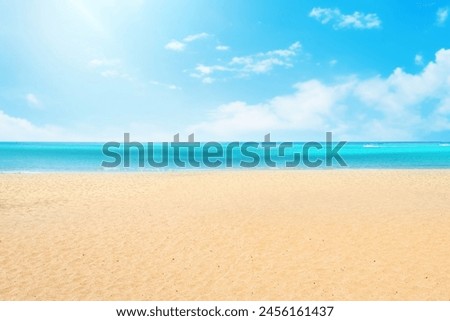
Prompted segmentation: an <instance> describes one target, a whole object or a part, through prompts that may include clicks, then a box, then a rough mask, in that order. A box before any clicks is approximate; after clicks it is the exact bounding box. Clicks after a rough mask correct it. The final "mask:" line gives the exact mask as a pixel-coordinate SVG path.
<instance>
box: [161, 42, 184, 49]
mask: <svg viewBox="0 0 450 321" xmlns="http://www.w3.org/2000/svg"><path fill="white" fill-rule="evenodd" d="M185 47H186V45H185V44H184V43H182V42H181V41H178V40H172V41H170V42H169V43H167V44H166V45H165V46H164V48H166V49H167V50H172V51H183V50H184V49H185Z"/></svg>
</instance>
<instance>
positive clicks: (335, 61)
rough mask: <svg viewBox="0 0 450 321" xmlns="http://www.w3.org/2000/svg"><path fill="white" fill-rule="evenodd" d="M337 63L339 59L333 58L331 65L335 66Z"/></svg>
mask: <svg viewBox="0 0 450 321" xmlns="http://www.w3.org/2000/svg"><path fill="white" fill-rule="evenodd" d="M337 63H338V61H337V60H336V59H331V60H330V62H329V64H330V66H334V65H336V64H337Z"/></svg>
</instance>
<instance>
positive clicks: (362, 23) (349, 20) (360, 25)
mask: <svg viewBox="0 0 450 321" xmlns="http://www.w3.org/2000/svg"><path fill="white" fill-rule="evenodd" d="M309 16H310V17H311V18H314V19H316V20H317V21H319V22H320V23H322V24H327V23H329V22H331V23H332V24H333V28H335V29H344V28H354V29H375V28H379V27H380V26H381V20H380V18H379V17H378V15H377V14H375V13H368V14H365V13H362V12H358V11H355V12H354V13H352V14H344V13H341V11H340V10H339V9H331V8H320V7H316V8H313V9H312V10H311V12H310V13H309Z"/></svg>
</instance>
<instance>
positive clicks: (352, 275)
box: [0, 170, 450, 300]
mask: <svg viewBox="0 0 450 321" xmlns="http://www.w3.org/2000/svg"><path fill="white" fill-rule="evenodd" d="M449 196H450V171H449V170H401V171H397V170H329V171H327V170H318V171H289V170H284V171H283V170H279V171H276V170H273V171H269V170H267V171H216V172H182V173H147V174H144V173H121V174H118V173H114V174H79V173H74V174H69V173H67V174H3V175H1V176H0V299H1V300H450V197H449Z"/></svg>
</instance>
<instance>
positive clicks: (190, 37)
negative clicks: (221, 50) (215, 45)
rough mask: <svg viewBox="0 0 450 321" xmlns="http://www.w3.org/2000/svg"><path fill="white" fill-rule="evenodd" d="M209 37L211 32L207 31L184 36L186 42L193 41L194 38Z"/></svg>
mask: <svg viewBox="0 0 450 321" xmlns="http://www.w3.org/2000/svg"><path fill="white" fill-rule="evenodd" d="M208 37H209V34H207V33H206V32H201V33H196V34H193V35H188V36H186V37H184V39H183V41H184V42H192V41H194V40H199V39H205V38H208Z"/></svg>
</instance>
